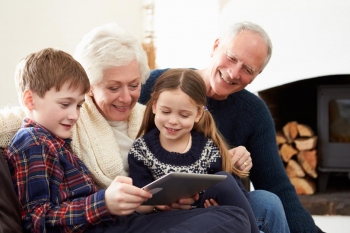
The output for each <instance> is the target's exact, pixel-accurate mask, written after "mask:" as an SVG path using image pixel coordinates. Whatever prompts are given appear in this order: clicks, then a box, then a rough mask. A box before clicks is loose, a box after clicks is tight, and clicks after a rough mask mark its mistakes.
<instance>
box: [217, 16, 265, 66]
mask: <svg viewBox="0 0 350 233" xmlns="http://www.w3.org/2000/svg"><path fill="white" fill-rule="evenodd" d="M242 31H250V32H253V33H256V34H258V35H259V36H260V37H261V38H262V39H263V40H264V41H265V43H266V46H267V57H266V60H265V62H264V66H263V69H264V68H265V66H266V65H267V63H269V61H270V58H271V55H272V43H271V39H270V37H269V35H268V34H267V33H266V31H265V30H264V29H263V28H262V27H261V26H259V25H257V24H254V23H251V22H247V21H245V22H240V23H236V24H234V25H232V26H230V27H229V29H228V30H227V31H226V32H225V33H224V34H223V36H222V37H221V39H222V41H223V44H226V43H228V42H230V41H231V40H232V39H233V38H234V37H235V36H236V35H237V34H239V33H240V32H242Z"/></svg>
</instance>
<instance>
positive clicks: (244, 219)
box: [85, 206, 251, 233]
mask: <svg viewBox="0 0 350 233" xmlns="http://www.w3.org/2000/svg"><path fill="white" fill-rule="evenodd" d="M117 218H118V219H117V223H116V224H114V225H111V224H108V225H104V226H102V225H101V226H95V227H92V228H90V229H89V230H87V231H85V232H88V233H92V232H95V233H102V232H103V233H136V232H137V233H146V232H147V233H148V232H149V233H190V232H191V233H197V232H198V233H199V232H200V233H226V232H227V233H228V232H230V233H250V232H251V228H250V223H249V220H248V216H247V214H246V212H245V211H244V210H242V209H241V208H238V207H233V206H218V207H209V208H206V209H205V208H198V209H192V210H174V211H168V212H159V213H153V214H148V215H142V214H136V213H135V214H131V215H128V216H124V217H117Z"/></svg>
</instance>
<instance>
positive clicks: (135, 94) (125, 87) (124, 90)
mask: <svg viewBox="0 0 350 233" xmlns="http://www.w3.org/2000/svg"><path fill="white" fill-rule="evenodd" d="M140 77H141V74H140V69H139V65H138V63H137V62H136V60H133V61H131V62H130V63H129V64H128V65H125V66H120V67H112V68H109V69H106V70H105V71H104V74H103V77H102V80H101V81H100V82H99V83H97V84H94V85H92V86H91V92H90V93H92V97H93V99H94V102H95V104H96V106H97V108H98V109H99V111H100V113H101V114H102V115H103V116H104V117H105V118H106V120H109V121H125V120H127V119H128V117H129V116H130V113H131V110H132V109H133V107H134V106H135V104H136V103H137V101H138V99H139V97H140V91H141V81H140Z"/></svg>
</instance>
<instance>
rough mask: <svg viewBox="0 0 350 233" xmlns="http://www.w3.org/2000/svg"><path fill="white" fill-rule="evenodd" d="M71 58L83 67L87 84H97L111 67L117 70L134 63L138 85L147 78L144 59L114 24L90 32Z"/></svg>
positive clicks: (137, 45)
mask: <svg viewBox="0 0 350 233" xmlns="http://www.w3.org/2000/svg"><path fill="white" fill-rule="evenodd" d="M74 58H75V59H76V60H77V61H79V62H80V63H81V65H82V66H83V67H84V69H85V71H86V73H87V75H88V77H89V80H90V83H91V84H96V83H98V82H100V81H101V79H102V77H103V73H104V71H105V70H106V69H108V68H111V67H120V66H125V65H127V64H129V63H130V62H131V61H133V60H136V61H137V63H138V64H139V67H140V74H141V77H140V78H141V83H145V82H146V80H147V78H148V77H149V74H150V69H149V66H148V60H147V55H146V53H145V51H144V50H143V48H142V46H141V45H140V43H139V42H138V41H137V39H136V38H134V37H133V36H131V35H129V34H127V33H126V32H125V30H124V29H123V28H121V27H119V26H118V25H117V24H115V23H109V24H106V25H104V26H100V27H97V28H94V29H93V30H91V31H90V32H89V33H87V34H86V35H85V36H84V37H83V39H82V41H81V42H80V43H79V44H78V46H77V48H76V50H75V54H74Z"/></svg>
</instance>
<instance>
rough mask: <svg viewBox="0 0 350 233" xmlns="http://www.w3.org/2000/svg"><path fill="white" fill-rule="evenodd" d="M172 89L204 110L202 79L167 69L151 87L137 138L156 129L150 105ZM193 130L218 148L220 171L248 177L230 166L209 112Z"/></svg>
mask: <svg viewBox="0 0 350 233" xmlns="http://www.w3.org/2000/svg"><path fill="white" fill-rule="evenodd" d="M174 89H180V90H181V91H183V92H184V93H185V94H187V95H188V96H189V97H190V98H191V99H192V100H193V101H194V102H195V103H196V104H197V105H198V110H203V109H204V108H206V107H205V106H206V101H207V95H206V88H205V83H204V81H203V79H202V77H201V76H200V75H199V74H198V73H197V72H196V71H194V70H191V69H169V70H167V71H165V72H164V73H163V74H162V75H161V76H160V77H159V78H158V80H157V81H156V83H155V85H154V87H153V93H152V95H151V99H150V100H149V101H148V103H147V105H146V110H145V115H144V117H143V120H142V124H141V127H140V130H139V132H138V134H137V137H140V136H141V135H143V134H145V133H147V132H149V131H150V130H152V129H154V128H155V127H156V125H155V122H154V118H155V115H154V113H153V111H152V105H153V103H155V102H157V100H158V98H159V95H160V93H162V92H163V91H167V90H174ZM193 129H194V130H196V131H197V132H200V133H202V134H204V136H205V137H206V138H211V139H212V140H213V142H214V144H215V145H217V146H218V148H219V150H220V154H221V158H222V169H223V170H224V171H227V172H230V173H231V172H232V173H234V174H236V175H238V176H241V177H246V176H248V173H247V172H243V171H240V170H238V169H237V168H235V167H234V166H233V165H232V164H231V156H230V154H229V152H228V145H227V144H226V142H225V140H224V139H223V137H222V136H221V134H220V133H219V131H218V130H217V128H216V125H215V122H214V119H213V117H212V115H211V114H210V112H209V111H204V112H203V115H202V117H201V118H200V120H199V121H198V122H197V123H194V126H193Z"/></svg>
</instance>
